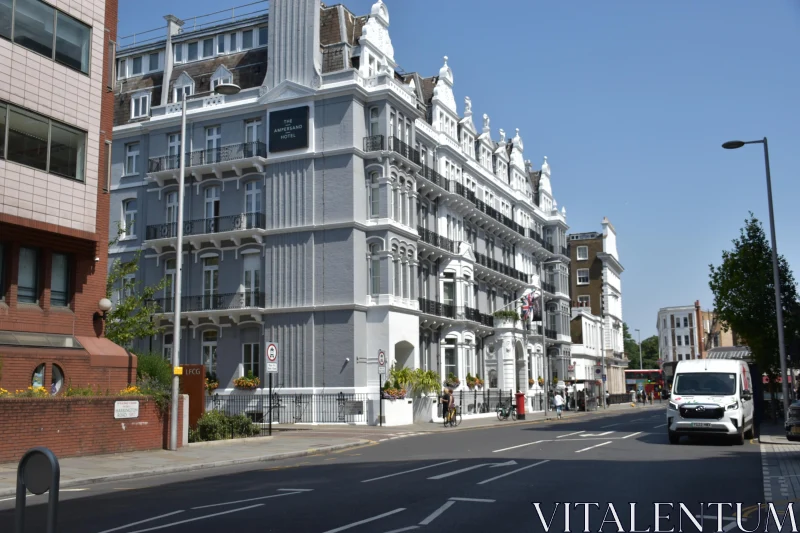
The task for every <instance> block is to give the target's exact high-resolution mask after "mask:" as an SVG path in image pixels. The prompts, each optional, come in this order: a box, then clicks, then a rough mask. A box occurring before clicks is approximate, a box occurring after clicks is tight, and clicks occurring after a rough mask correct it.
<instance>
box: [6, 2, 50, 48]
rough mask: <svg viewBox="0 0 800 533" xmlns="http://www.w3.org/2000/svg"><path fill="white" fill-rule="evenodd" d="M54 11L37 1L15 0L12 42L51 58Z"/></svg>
mask: <svg viewBox="0 0 800 533" xmlns="http://www.w3.org/2000/svg"><path fill="white" fill-rule="evenodd" d="M54 22H55V10H54V9H53V8H52V7H50V6H47V5H45V4H43V3H41V2H39V1H38V0H16V8H15V10H14V42H15V43H17V44H19V45H21V46H24V47H25V48H27V49H29V50H33V51H34V52H37V53H39V54H42V55H43V56H46V57H50V58H52V57H53V23H54Z"/></svg>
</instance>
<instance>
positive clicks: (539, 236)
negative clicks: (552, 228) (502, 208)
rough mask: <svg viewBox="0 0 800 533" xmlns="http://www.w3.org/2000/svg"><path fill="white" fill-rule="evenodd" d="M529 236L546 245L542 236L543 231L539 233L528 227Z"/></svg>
mask: <svg viewBox="0 0 800 533" xmlns="http://www.w3.org/2000/svg"><path fill="white" fill-rule="evenodd" d="M528 238H529V239H533V240H534V241H536V242H538V243H539V244H541V245H542V246H544V238H543V237H542V234H541V233H537V232H535V231H533V230H532V229H530V228H528Z"/></svg>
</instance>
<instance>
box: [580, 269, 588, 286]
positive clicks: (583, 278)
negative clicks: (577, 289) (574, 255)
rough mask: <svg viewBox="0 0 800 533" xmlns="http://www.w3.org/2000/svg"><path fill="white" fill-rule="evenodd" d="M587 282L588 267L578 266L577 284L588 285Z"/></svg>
mask: <svg viewBox="0 0 800 533" xmlns="http://www.w3.org/2000/svg"><path fill="white" fill-rule="evenodd" d="M588 284H589V269H588V268H579V269H578V285H588Z"/></svg>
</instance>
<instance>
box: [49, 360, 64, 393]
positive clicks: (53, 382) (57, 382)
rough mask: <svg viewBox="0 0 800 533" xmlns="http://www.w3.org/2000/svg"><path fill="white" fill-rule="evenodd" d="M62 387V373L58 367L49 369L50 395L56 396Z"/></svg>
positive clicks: (53, 366) (52, 366) (54, 366)
mask: <svg viewBox="0 0 800 533" xmlns="http://www.w3.org/2000/svg"><path fill="white" fill-rule="evenodd" d="M63 386H64V371H63V370H61V367H60V366H58V365H51V368H50V394H52V395H56V394H58V392H59V391H60V390H61V387H63Z"/></svg>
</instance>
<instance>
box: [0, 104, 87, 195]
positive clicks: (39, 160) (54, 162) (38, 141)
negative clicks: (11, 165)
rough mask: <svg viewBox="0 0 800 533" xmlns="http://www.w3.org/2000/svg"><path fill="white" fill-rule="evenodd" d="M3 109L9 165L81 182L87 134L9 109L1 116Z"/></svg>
mask: <svg viewBox="0 0 800 533" xmlns="http://www.w3.org/2000/svg"><path fill="white" fill-rule="evenodd" d="M6 109H7V111H8V122H9V125H8V152H7V153H6V154H5V156H6V158H7V159H8V160H9V161H13V162H15V163H19V164H21V165H26V166H29V167H33V168H37V169H39V170H43V171H45V172H48V171H49V172H50V173H51V174H57V175H59V176H63V177H66V178H72V179H75V180H78V181H83V177H84V159H85V148H86V133H84V132H82V131H80V130H76V129H74V128H72V127H70V126H66V125H63V124H61V123H58V122H56V121H54V120H50V119H49V118H47V117H43V116H41V115H37V114H35V113H31V112H30V111H25V110H23V109H18V108H16V107H12V106H7V108H6V107H3V108H0V112H2V111H5V110H6ZM48 147H49V150H48ZM48 151H49V155H50V158H49V161H48Z"/></svg>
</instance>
